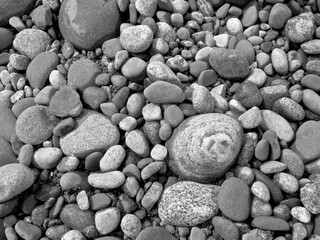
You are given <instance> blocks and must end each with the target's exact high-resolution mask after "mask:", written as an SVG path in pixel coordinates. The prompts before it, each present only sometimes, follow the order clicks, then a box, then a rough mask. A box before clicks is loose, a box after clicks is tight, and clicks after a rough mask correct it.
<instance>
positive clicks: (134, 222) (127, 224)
mask: <svg viewBox="0 0 320 240" xmlns="http://www.w3.org/2000/svg"><path fill="white" fill-rule="evenodd" d="M120 226H121V230H122V232H123V233H124V234H125V235H126V236H128V237H131V238H135V237H136V236H137V235H138V234H139V233H140V231H141V221H140V219H139V218H138V217H137V216H136V215H134V214H126V215H124V216H123V218H122V219H121V224H120Z"/></svg>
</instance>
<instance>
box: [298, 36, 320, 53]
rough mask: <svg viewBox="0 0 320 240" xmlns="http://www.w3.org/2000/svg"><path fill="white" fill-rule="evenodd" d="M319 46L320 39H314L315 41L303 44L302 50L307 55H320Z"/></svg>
mask: <svg viewBox="0 0 320 240" xmlns="http://www.w3.org/2000/svg"><path fill="white" fill-rule="evenodd" d="M319 44H320V40H319V39H313V40H309V41H307V42H304V43H302V44H301V48H302V50H303V51H304V52H305V53H306V54H319V53H320V47H319Z"/></svg>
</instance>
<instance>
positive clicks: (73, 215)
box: [59, 203, 95, 231]
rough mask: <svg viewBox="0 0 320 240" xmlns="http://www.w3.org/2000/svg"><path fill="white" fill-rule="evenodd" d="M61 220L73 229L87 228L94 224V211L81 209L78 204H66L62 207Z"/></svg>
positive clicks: (81, 229)
mask: <svg viewBox="0 0 320 240" xmlns="http://www.w3.org/2000/svg"><path fill="white" fill-rule="evenodd" d="M59 218H60V220H61V221H62V222H63V224H64V225H65V226H66V227H69V228H71V229H72V230H79V231H83V230H84V229H85V228H87V227H90V226H94V225H95V221H94V212H93V211H91V210H85V211H83V210H81V209H80V208H79V207H78V205H77V204H75V203H72V204H66V205H64V206H63V208H62V209H61V212H60V215H59Z"/></svg>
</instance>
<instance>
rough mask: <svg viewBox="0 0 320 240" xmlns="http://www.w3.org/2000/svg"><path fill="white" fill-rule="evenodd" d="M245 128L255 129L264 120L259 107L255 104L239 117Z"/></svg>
mask: <svg viewBox="0 0 320 240" xmlns="http://www.w3.org/2000/svg"><path fill="white" fill-rule="evenodd" d="M238 120H239V121H240V122H241V124H242V126H243V128H245V129H253V128H256V127H258V126H259V125H260V124H261V122H262V114H261V111H260V109H259V108H258V107H256V106H254V107H252V108H250V109H249V110H248V111H246V112H245V113H243V114H241V115H240V116H239V118H238Z"/></svg>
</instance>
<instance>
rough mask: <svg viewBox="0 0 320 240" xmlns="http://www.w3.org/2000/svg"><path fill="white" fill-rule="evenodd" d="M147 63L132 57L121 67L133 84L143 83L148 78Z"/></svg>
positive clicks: (123, 73) (124, 74)
mask: <svg viewBox="0 0 320 240" xmlns="http://www.w3.org/2000/svg"><path fill="white" fill-rule="evenodd" d="M147 65H148V64H147V63H146V62H145V61H143V60H142V59H141V58H138V57H132V58H130V59H128V61H126V62H125V63H124V64H123V65H122V67H121V73H122V75H123V76H125V77H126V78H127V79H128V80H130V81H132V82H137V83H139V82H141V81H142V80H143V79H144V77H145V76H146V69H147Z"/></svg>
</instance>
